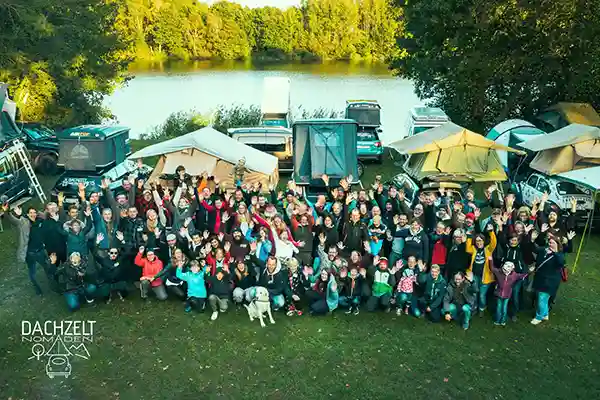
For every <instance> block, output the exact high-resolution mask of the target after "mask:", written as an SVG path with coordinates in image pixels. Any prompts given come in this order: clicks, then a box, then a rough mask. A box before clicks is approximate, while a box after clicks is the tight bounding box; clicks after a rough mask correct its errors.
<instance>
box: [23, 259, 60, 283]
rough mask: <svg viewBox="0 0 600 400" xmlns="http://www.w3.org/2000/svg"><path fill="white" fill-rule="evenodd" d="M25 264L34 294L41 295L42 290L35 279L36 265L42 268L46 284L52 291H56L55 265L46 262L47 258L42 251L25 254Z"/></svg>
mask: <svg viewBox="0 0 600 400" xmlns="http://www.w3.org/2000/svg"><path fill="white" fill-rule="evenodd" d="M25 262H26V263H27V270H28V272H29V280H30V281H31V284H32V285H33V289H34V290H35V293H36V294H42V288H41V287H40V285H39V284H38V282H37V280H36V279H35V274H36V272H37V265H38V264H40V265H41V266H42V267H43V268H44V272H45V273H46V277H47V278H48V284H49V285H50V288H51V289H52V290H53V291H58V278H57V277H56V265H52V264H50V263H49V262H48V256H47V255H46V252H45V251H44V250H39V251H33V252H27V256H26V258H25Z"/></svg>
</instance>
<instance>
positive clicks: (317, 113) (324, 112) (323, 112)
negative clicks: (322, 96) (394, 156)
mask: <svg viewBox="0 0 600 400" xmlns="http://www.w3.org/2000/svg"><path fill="white" fill-rule="evenodd" d="M343 115H344V112H343V111H336V110H333V109H329V108H323V107H319V108H316V109H314V110H306V109H304V108H302V107H298V112H297V113H295V114H294V116H295V117H296V119H314V118H331V119H337V118H342V116H343Z"/></svg>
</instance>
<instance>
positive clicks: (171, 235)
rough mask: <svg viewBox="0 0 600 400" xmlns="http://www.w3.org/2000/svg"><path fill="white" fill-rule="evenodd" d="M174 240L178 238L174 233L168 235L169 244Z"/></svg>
mask: <svg viewBox="0 0 600 400" xmlns="http://www.w3.org/2000/svg"><path fill="white" fill-rule="evenodd" d="M173 240H177V236H175V234H173V233H169V234H168V235H167V242H171V241H173Z"/></svg>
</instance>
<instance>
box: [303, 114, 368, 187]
mask: <svg viewBox="0 0 600 400" xmlns="http://www.w3.org/2000/svg"><path fill="white" fill-rule="evenodd" d="M357 130H358V124H357V123H356V121H352V120H347V119H333V120H328V119H315V120H303V121H297V122H296V123H294V126H293V143H294V171H295V174H294V177H295V179H296V182H298V183H310V181H311V180H320V179H321V176H322V175H323V174H327V175H329V176H330V177H332V178H342V177H345V176H348V175H352V176H353V177H358V162H357V155H356V140H357V139H356V131H357Z"/></svg>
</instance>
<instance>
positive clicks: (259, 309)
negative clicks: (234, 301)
mask: <svg viewBox="0 0 600 400" xmlns="http://www.w3.org/2000/svg"><path fill="white" fill-rule="evenodd" d="M250 299H251V300H250V304H244V307H246V310H248V317H250V321H254V319H255V318H258V319H259V320H260V326H262V327H263V328H264V327H265V326H266V325H265V322H264V321H263V317H264V314H265V312H266V313H267V315H268V316H269V321H270V322H271V324H274V323H275V320H274V319H273V314H272V313H271V302H270V300H269V291H268V290H267V288H264V287H262V286H256V287H253V288H252V289H251V290H250Z"/></svg>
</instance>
